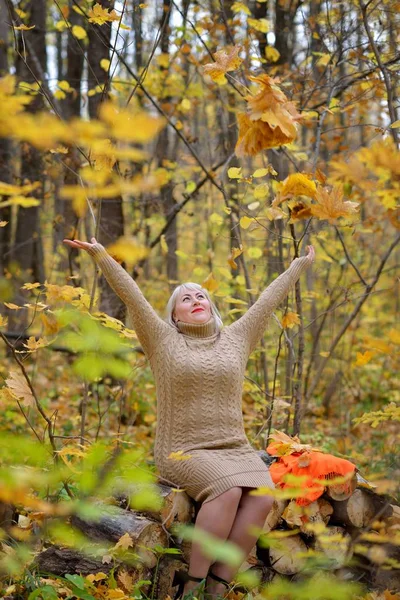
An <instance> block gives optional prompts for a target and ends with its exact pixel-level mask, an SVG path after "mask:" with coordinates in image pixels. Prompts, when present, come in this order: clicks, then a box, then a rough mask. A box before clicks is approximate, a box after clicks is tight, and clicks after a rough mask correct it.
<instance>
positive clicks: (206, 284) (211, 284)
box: [201, 273, 219, 293]
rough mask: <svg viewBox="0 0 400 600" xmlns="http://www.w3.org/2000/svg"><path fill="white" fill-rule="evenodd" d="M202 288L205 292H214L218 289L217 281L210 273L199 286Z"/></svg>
mask: <svg viewBox="0 0 400 600" xmlns="http://www.w3.org/2000/svg"><path fill="white" fill-rule="evenodd" d="M201 285H202V287H203V288H204V289H206V290H208V291H209V292H211V293H212V292H215V290H217V289H218V287H219V283H218V281H217V280H216V279H215V277H214V275H213V274H212V273H210V274H209V275H208V276H207V277H206V278H205V280H204V281H203V283H202V284H201Z"/></svg>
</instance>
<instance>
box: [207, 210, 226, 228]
mask: <svg viewBox="0 0 400 600" xmlns="http://www.w3.org/2000/svg"><path fill="white" fill-rule="evenodd" d="M209 221H210V223H214V225H222V224H223V222H224V218H223V217H222V216H221V215H219V214H218V213H212V214H211V215H210V217H209Z"/></svg>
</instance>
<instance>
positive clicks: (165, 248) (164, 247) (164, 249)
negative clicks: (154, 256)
mask: <svg viewBox="0 0 400 600" xmlns="http://www.w3.org/2000/svg"><path fill="white" fill-rule="evenodd" d="M160 246H161V254H162V255H163V256H167V255H168V244H167V240H166V239H165V235H164V234H163V235H162V236H161V238H160Z"/></svg>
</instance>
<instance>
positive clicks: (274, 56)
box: [265, 46, 281, 63]
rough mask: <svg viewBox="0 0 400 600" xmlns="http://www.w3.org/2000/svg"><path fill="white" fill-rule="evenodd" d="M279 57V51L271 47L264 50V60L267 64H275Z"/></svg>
mask: <svg viewBox="0 0 400 600" xmlns="http://www.w3.org/2000/svg"><path fill="white" fill-rule="evenodd" d="M280 57H281V54H280V52H279V50H277V49H276V48H274V47H273V46H266V48H265V58H266V59H267V60H268V61H269V62H274V63H275V62H277V61H278V60H279V59H280Z"/></svg>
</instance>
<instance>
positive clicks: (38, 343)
mask: <svg viewBox="0 0 400 600" xmlns="http://www.w3.org/2000/svg"><path fill="white" fill-rule="evenodd" d="M23 345H24V347H25V348H27V349H28V350H29V352H36V350H39V348H44V347H45V346H48V345H49V342H48V341H47V340H45V339H44V338H38V339H36V338H35V336H33V335H31V336H30V337H29V338H28V340H27V342H26V344H23Z"/></svg>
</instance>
